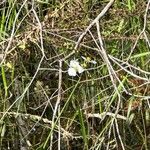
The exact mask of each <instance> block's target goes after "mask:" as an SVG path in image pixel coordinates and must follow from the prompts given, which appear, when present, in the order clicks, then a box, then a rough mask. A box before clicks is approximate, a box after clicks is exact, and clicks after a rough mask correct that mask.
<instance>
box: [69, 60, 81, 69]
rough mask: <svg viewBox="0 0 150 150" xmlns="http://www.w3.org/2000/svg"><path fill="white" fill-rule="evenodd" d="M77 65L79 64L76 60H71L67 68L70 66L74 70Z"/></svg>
mask: <svg viewBox="0 0 150 150" xmlns="http://www.w3.org/2000/svg"><path fill="white" fill-rule="evenodd" d="M78 65H79V62H78V61H76V60H71V61H70V65H69V66H70V67H71V68H76V67H77V66H78Z"/></svg>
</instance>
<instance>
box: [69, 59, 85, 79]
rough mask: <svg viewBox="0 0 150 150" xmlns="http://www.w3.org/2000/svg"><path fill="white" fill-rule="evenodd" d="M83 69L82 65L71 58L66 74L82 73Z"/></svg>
mask: <svg viewBox="0 0 150 150" xmlns="http://www.w3.org/2000/svg"><path fill="white" fill-rule="evenodd" d="M83 71H84V69H83V67H82V66H80V64H79V62H78V61H77V60H71V61H70V64H69V69H68V74H69V76H76V75H77V72H78V73H82V72H83Z"/></svg>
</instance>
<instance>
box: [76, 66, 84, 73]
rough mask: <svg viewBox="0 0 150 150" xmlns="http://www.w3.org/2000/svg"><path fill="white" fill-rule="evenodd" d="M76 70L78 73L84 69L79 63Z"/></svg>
mask: <svg viewBox="0 0 150 150" xmlns="http://www.w3.org/2000/svg"><path fill="white" fill-rule="evenodd" d="M77 71H78V73H82V72H83V71H84V69H83V68H82V67H81V66H80V65H79V66H77Z"/></svg>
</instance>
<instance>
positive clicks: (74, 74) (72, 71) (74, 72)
mask: <svg viewBox="0 0 150 150" xmlns="http://www.w3.org/2000/svg"><path fill="white" fill-rule="evenodd" d="M68 74H69V76H72V77H75V76H76V75H77V72H76V70H75V69H74V68H69V69H68Z"/></svg>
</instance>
